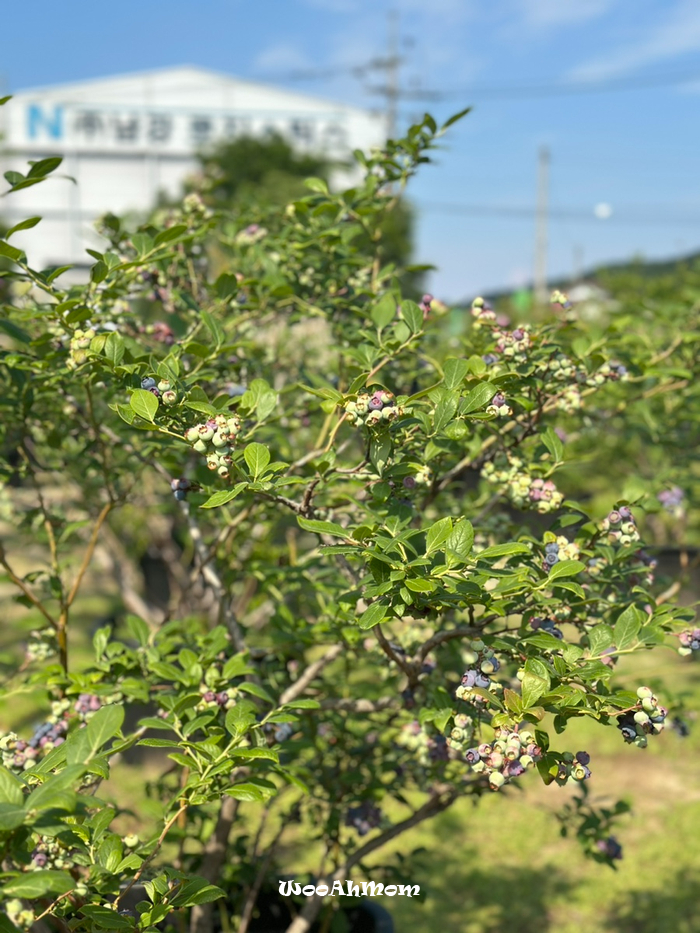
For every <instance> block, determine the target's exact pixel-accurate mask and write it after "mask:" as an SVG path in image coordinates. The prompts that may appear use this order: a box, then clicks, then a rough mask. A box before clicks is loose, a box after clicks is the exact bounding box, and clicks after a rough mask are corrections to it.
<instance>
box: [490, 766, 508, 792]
mask: <svg viewBox="0 0 700 933" xmlns="http://www.w3.org/2000/svg"><path fill="white" fill-rule="evenodd" d="M505 782H506V779H505V778H504V777H503V775H502V774H501V773H500V772H498V771H494V772H493V773H492V774H489V784H490V785H491V787H492V788H493V789H494V790H498V788H499V787H503V785H504V784H505Z"/></svg>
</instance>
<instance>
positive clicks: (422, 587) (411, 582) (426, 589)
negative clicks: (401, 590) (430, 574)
mask: <svg viewBox="0 0 700 933" xmlns="http://www.w3.org/2000/svg"><path fill="white" fill-rule="evenodd" d="M405 583H406V586H407V587H408V588H409V590H411V591H412V592H414V593H433V592H434V591H435V590H436V589H437V584H436V583H433V581H432V580H427V579H426V578H425V577H409V578H408V579H407V580H406V581H405Z"/></svg>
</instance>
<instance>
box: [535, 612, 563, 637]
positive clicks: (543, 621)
mask: <svg viewBox="0 0 700 933" xmlns="http://www.w3.org/2000/svg"><path fill="white" fill-rule="evenodd" d="M530 628H533V629H534V630H535V631H536V632H537V631H540V632H545V633H546V634H547V635H554V637H555V638H558V639H559V640H560V641H561V640H562V639H563V638H564V633H563V632H562V630H561V629H560V628H558V627H557V623H556V620H555V619H547V618H543V617H542V616H535V617H534V618H532V619H530Z"/></svg>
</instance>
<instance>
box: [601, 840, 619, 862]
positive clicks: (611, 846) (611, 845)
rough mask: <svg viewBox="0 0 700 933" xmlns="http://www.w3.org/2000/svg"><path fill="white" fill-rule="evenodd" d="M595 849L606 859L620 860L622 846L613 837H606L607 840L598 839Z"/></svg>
mask: <svg viewBox="0 0 700 933" xmlns="http://www.w3.org/2000/svg"><path fill="white" fill-rule="evenodd" d="M596 848H597V849H598V851H599V852H600V853H601V854H602V855H604V856H605V857H606V858H609V859H621V858H622V846H621V845H620V843H619V842H618V841H617V839H616V838H615V837H614V836H608V838H607V839H599V840H598V842H596Z"/></svg>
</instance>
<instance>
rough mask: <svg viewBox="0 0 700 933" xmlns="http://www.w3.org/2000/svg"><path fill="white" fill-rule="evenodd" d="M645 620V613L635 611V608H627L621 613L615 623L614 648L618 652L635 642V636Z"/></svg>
mask: <svg viewBox="0 0 700 933" xmlns="http://www.w3.org/2000/svg"><path fill="white" fill-rule="evenodd" d="M646 618H647V615H646V613H645V612H642V610H641V609H637V607H636V606H628V607H627V608H626V609H625V610H624V612H622V613H621V614H620V615H619V616H618V619H617V622H616V623H615V628H614V630H613V632H614V638H615V642H614V643H615V647H616V648H617V649H618V650H622V649H623V648H629V647H630V646H631V645H633V644H634V643H635V642H636V641H637V635H638V634H639V630H640V628H641V627H642V622H643V621H644V620H645V619H646Z"/></svg>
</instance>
